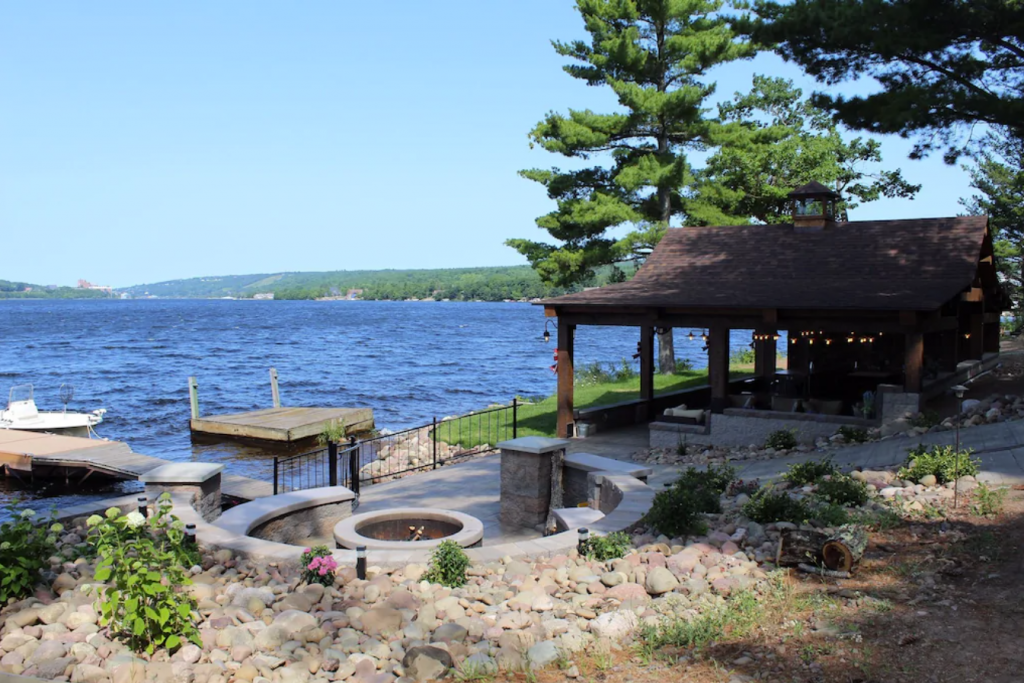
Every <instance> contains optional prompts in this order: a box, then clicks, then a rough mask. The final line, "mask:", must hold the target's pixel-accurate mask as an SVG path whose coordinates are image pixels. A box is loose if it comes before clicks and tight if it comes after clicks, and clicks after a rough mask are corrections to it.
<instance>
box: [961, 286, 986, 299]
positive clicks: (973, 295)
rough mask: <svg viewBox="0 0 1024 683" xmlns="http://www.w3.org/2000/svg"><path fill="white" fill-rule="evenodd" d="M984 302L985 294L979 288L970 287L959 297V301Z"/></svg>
mask: <svg viewBox="0 0 1024 683" xmlns="http://www.w3.org/2000/svg"><path fill="white" fill-rule="evenodd" d="M984 300H985V292H984V290H982V289H981V287H971V288H970V289H969V290H967V291H966V292H964V293H963V294H961V295H960V301H970V302H975V303H977V302H980V301H984Z"/></svg>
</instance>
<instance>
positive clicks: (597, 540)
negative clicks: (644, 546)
mask: <svg viewBox="0 0 1024 683" xmlns="http://www.w3.org/2000/svg"><path fill="white" fill-rule="evenodd" d="M631 544H632V542H631V540H630V538H629V535H628V534H626V533H625V532H623V531H616V532H614V533H611V534H608V535H607V536H597V535H593V534H592V535H591V536H590V538H588V539H587V541H586V545H585V547H584V548H583V553H584V555H586V557H587V559H588V560H597V561H599V562H605V561H606V560H616V559H618V558H620V557H622V556H624V555H625V554H626V551H627V550H629V546H630V545H631Z"/></svg>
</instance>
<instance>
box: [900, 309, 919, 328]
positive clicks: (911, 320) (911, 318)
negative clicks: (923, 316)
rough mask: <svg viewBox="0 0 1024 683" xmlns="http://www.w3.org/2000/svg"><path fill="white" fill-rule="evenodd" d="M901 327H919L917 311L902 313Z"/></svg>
mask: <svg viewBox="0 0 1024 683" xmlns="http://www.w3.org/2000/svg"><path fill="white" fill-rule="evenodd" d="M900 325H903V326H905V327H917V311H900Z"/></svg>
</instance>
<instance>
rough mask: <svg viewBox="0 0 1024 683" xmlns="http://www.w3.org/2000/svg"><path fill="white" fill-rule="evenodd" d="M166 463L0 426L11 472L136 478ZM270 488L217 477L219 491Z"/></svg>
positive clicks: (123, 449)
mask: <svg viewBox="0 0 1024 683" xmlns="http://www.w3.org/2000/svg"><path fill="white" fill-rule="evenodd" d="M170 462H171V461H169V460H163V459H161V458H154V457H152V456H149V455H142V454H141V453H134V452H132V449H131V448H130V447H129V446H128V444H125V443H121V442H120V441H107V440H106V439H85V438H81V437H77V436H56V435H53V434H39V433H36V432H26V431H18V430H15V429H0V470H3V472H4V474H6V475H7V476H12V477H18V478H23V479H31V478H34V477H36V476H41V477H64V478H65V479H67V480H68V481H75V482H77V483H82V482H84V481H85V480H86V479H88V478H89V477H91V476H93V475H99V476H104V477H111V478H114V479H138V478H139V477H140V476H142V475H143V474H145V473H146V472H149V471H150V470H153V469H156V468H157V467H160V466H162V465H168V464H170ZM273 488H274V487H273V485H272V484H271V483H270V482H267V481H259V480H257V479H250V478H248V477H242V476H238V475H234V474H229V475H224V476H223V477H222V478H221V490H222V491H223V493H225V494H226V495H229V496H232V497H235V498H240V499H243V500H253V499H255V498H263V497H264V496H269V495H272V494H273Z"/></svg>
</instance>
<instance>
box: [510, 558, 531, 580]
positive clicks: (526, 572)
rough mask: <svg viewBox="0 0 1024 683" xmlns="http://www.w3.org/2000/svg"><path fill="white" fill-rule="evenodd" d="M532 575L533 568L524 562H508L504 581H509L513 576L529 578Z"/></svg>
mask: <svg viewBox="0 0 1024 683" xmlns="http://www.w3.org/2000/svg"><path fill="white" fill-rule="evenodd" d="M532 573H533V568H532V567H530V565H528V564H526V563H525V562H519V561H518V560H517V561H514V562H509V563H508V564H507V565H506V566H505V580H506V581H508V580H511V579H512V577H514V576H523V577H526V576H530V575H531V574H532Z"/></svg>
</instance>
